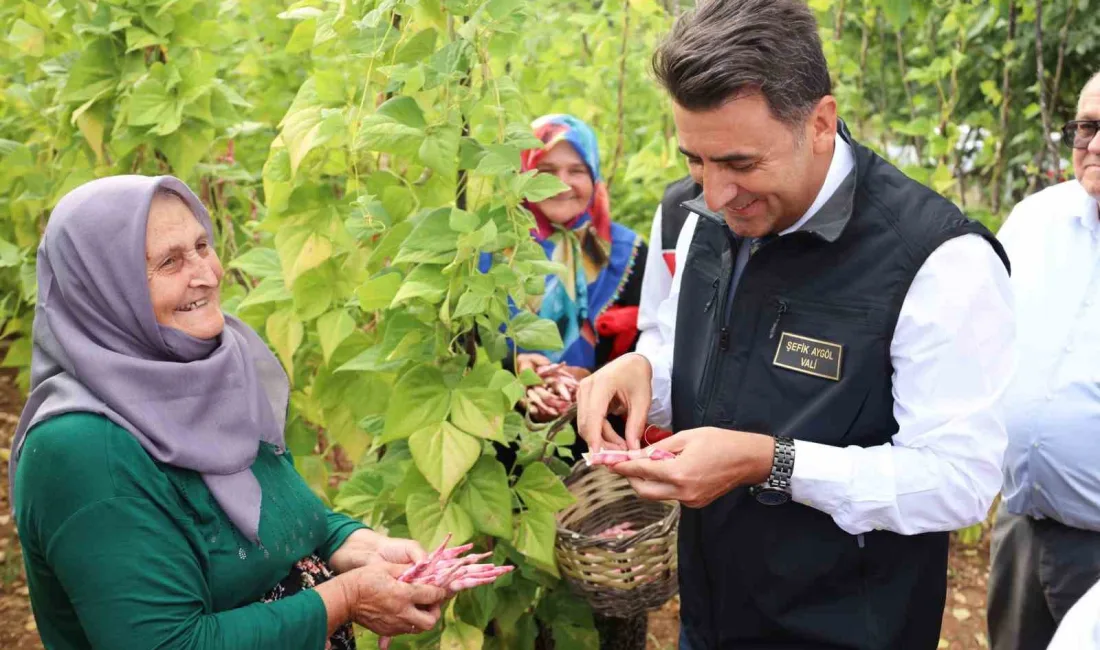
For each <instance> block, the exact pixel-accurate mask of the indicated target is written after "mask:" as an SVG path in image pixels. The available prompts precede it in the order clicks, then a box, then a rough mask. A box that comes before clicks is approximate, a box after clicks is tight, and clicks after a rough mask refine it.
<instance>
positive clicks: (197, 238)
mask: <svg viewBox="0 0 1100 650" xmlns="http://www.w3.org/2000/svg"><path fill="white" fill-rule="evenodd" d="M145 270H146V277H147V278H148V280H149V297H150V298H151V299H152V302H153V312H154V314H155V315H156V318H157V322H158V323H160V324H161V325H164V326H165V327H171V328H174V329H177V330H180V331H181V332H183V333H184V334H188V335H190V336H193V337H195V338H198V339H212V338H214V337H216V336H218V335H219V334H221V332H222V329H223V328H224V327H225V317H224V316H223V315H222V310H221V301H220V286H221V280H222V275H223V274H224V271H223V270H222V265H221V262H220V261H219V260H218V255H217V253H215V252H214V248H213V247H212V246H211V245H210V242H209V237H208V236H207V234H206V229H205V228H203V227H202V224H200V223H199V221H198V219H196V218H195V215H193V214H191V210H190V209H189V208H188V207H187V205H186V204H184V202H183V201H182V200H181V199H179V198H178V197H175V196H171V195H167V196H165V195H161V194H157V195H156V197H154V199H153V203H152V206H150V208H149V220H148V222H147V224H146V227H145Z"/></svg>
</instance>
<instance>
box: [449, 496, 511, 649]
mask: <svg viewBox="0 0 1100 650" xmlns="http://www.w3.org/2000/svg"><path fill="white" fill-rule="evenodd" d="M463 509H464V510H465V506H464V507H463ZM508 534H509V535H510V534H511V529H509V531H508ZM499 602H500V597H499V596H498V595H497V590H496V589H467V590H466V591H463V592H461V593H459V594H458V597H457V598H456V599H455V612H456V613H457V614H458V616H459V617H460V618H462V620H464V621H470V622H472V623H473V624H474V625H476V626H477V627H479V628H481V629H484V628H485V627H486V626H487V625H489V621H491V620H493V615H494V613H495V612H496V608H497V604H498V603H499Z"/></svg>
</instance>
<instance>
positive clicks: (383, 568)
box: [340, 561, 448, 636]
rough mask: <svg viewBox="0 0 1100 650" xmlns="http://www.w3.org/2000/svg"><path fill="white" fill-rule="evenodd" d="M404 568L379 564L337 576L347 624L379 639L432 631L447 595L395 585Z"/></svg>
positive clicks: (435, 589)
mask: <svg viewBox="0 0 1100 650" xmlns="http://www.w3.org/2000/svg"><path fill="white" fill-rule="evenodd" d="M407 568H409V565H408V564H394V563H390V562H384V561H379V562H372V563H371V564H368V565H366V566H363V567H360V568H358V569H353V570H352V571H350V572H348V573H346V574H343V575H342V576H340V580H341V581H343V583H344V588H345V598H346V601H347V604H348V610H347V611H348V615H349V618H350V620H351V621H353V622H355V623H356V624H358V625H362V626H363V627H365V628H367V629H369V630H370V631H372V632H374V633H375V634H378V635H380V636H398V635H400V634H419V633H420V632H425V631H427V630H430V629H432V628H433V627H435V625H436V623H437V622H438V621H439V615H440V606H441V604H442V602H443V601H444V600H445V599H446V598H447V595H448V594H447V591H446V590H444V589H443V588H442V587H436V586H434V585H424V584H409V583H406V582H401V581H399V580H398V579H397V578H398V577H399V576H400V575H401V573H402V572H403V571H405V569H407Z"/></svg>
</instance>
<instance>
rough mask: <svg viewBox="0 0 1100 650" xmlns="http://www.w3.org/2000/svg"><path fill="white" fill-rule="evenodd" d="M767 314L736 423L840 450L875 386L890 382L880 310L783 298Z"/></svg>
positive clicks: (759, 332) (761, 323)
mask: <svg viewBox="0 0 1100 650" xmlns="http://www.w3.org/2000/svg"><path fill="white" fill-rule="evenodd" d="M772 305H773V309H770V310H769V309H764V310H762V314H761V316H760V318H761V321H760V322H759V323H758V326H757V329H756V331H757V339H756V341H755V342H754V346H753V350H752V352H751V353H750V358H749V369H748V374H747V377H746V381H745V384H744V390H743V391H742V395H743V398H742V399H741V400H740V404H739V406H738V409H737V413H738V417H737V421H738V422H737V423H738V424H739V425H743V426H746V427H755V430H761V431H765V432H768V433H773V434H777V435H786V436H790V437H792V438H796V439H801V440H812V441H815V442H823V443H828V444H837V443H838V442H840V441H842V440H843V438H844V437H845V435H846V434H847V432H848V430H849V428H850V427H851V424H852V422H853V421H854V419H855V417H856V415H857V414H858V413H859V409H860V406H861V405H862V404H863V401H864V399H865V398H866V397H867V395H868V392H869V390H870V388H871V387H872V386H873V385H876V383H877V384H881V382H884V381H889V379H890V377H889V372H890V371H889V367H890V366H889V363H888V359H887V358H886V355H888V353H889V342H888V341H886V333H885V329H886V319H885V312H884V311H883V310H881V309H878V308H875V307H870V306H862V305H851V304H843V303H826V302H818V301H811V300H806V299H802V298H788V297H778V298H776V299H775V300H774V301H772Z"/></svg>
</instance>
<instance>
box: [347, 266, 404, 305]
mask: <svg viewBox="0 0 1100 650" xmlns="http://www.w3.org/2000/svg"><path fill="white" fill-rule="evenodd" d="M401 281H402V275H401V274H400V273H397V272H389V273H383V274H381V275H378V276H375V277H373V278H371V279H369V280H367V281H366V282H364V283H363V285H362V286H360V287H359V288H358V289H356V290H355V295H356V296H358V297H359V309H362V310H363V311H378V310H379V309H385V308H386V307H389V306H390V303H392V302H393V298H394V296H396V295H397V290H398V289H400V288H401Z"/></svg>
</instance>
